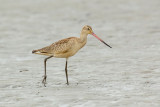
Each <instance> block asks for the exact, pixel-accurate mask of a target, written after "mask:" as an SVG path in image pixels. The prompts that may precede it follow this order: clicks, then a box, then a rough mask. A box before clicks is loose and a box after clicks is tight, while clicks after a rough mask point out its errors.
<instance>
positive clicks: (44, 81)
mask: <svg viewBox="0 0 160 107" xmlns="http://www.w3.org/2000/svg"><path fill="white" fill-rule="evenodd" d="M46 79H47V75H44V78H43V80H42V84H44V86H45V87H46V83H47V82H46Z"/></svg>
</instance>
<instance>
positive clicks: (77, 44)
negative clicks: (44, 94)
mask: <svg viewBox="0 0 160 107" xmlns="http://www.w3.org/2000/svg"><path fill="white" fill-rule="evenodd" d="M88 34H91V35H93V36H94V37H96V38H97V39H98V40H100V41H101V42H103V43H104V44H105V45H107V46H108V47H110V48H112V47H111V46H109V45H108V44H107V43H105V42H104V41H103V40H102V39H100V38H99V37H98V36H97V35H96V34H95V33H93V31H92V28H91V27H90V26H88V25H86V26H84V27H83V29H82V31H81V35H80V38H77V37H70V38H66V39H62V40H60V41H58V42H55V43H53V44H51V45H50V46H47V47H44V48H42V49H37V50H33V51H32V53H34V54H40V55H46V56H49V57H47V58H45V59H44V78H43V80H42V83H43V84H44V86H45V84H46V78H47V75H46V62H47V60H48V59H49V58H52V57H56V58H66V65H65V73H66V81H67V85H69V82H68V73H67V60H68V58H69V57H71V56H73V55H75V54H76V53H77V52H78V50H79V49H81V48H82V47H83V46H84V45H85V44H86V42H87V35H88Z"/></svg>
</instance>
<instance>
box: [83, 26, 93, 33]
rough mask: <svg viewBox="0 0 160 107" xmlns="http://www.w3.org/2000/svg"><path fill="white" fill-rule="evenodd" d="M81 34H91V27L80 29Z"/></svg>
mask: <svg viewBox="0 0 160 107" xmlns="http://www.w3.org/2000/svg"><path fill="white" fill-rule="evenodd" d="M82 32H84V33H86V34H92V33H93V31H92V28H91V26H89V25H85V26H84V27H83V28H82Z"/></svg>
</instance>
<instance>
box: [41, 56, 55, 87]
mask: <svg viewBox="0 0 160 107" xmlns="http://www.w3.org/2000/svg"><path fill="white" fill-rule="evenodd" d="M52 57H53V56H49V57H47V58H45V59H44V78H43V80H42V83H43V84H44V86H45V87H46V78H47V75H46V62H47V59H49V58H52Z"/></svg>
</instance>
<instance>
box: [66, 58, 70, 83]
mask: <svg viewBox="0 0 160 107" xmlns="http://www.w3.org/2000/svg"><path fill="white" fill-rule="evenodd" d="M67 60H68V58H67V59H66V67H65V72H66V80H67V85H69V82H68V73H67Z"/></svg>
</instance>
